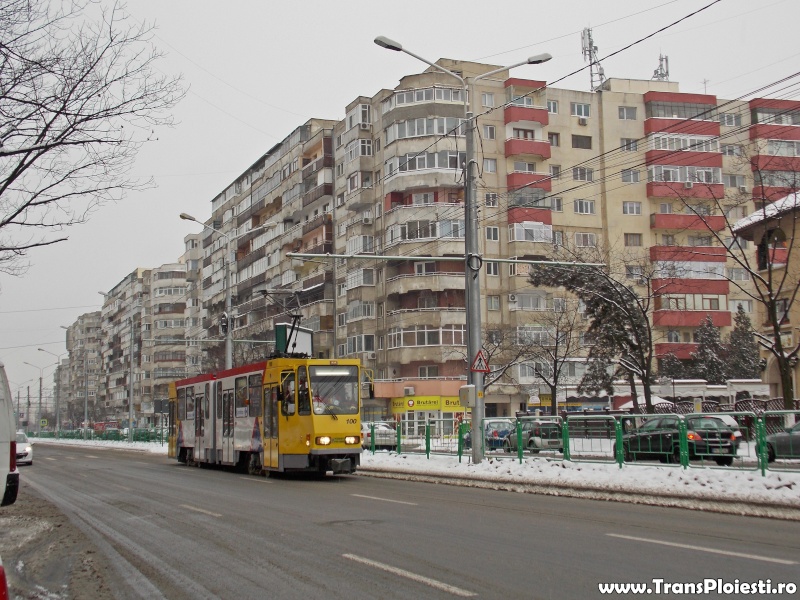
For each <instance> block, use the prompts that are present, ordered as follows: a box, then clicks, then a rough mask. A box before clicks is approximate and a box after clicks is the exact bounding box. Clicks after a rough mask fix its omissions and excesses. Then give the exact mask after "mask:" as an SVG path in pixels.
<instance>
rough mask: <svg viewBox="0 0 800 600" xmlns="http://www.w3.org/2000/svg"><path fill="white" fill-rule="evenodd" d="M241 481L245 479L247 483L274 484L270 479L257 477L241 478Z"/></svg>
mask: <svg viewBox="0 0 800 600" xmlns="http://www.w3.org/2000/svg"><path fill="white" fill-rule="evenodd" d="M239 479H244V480H245V481H255V482H256V483H274V482H272V481H270V480H269V479H266V478H264V479H257V478H256V477H239Z"/></svg>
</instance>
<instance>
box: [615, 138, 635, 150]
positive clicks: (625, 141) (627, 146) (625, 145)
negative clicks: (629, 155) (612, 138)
mask: <svg viewBox="0 0 800 600" xmlns="http://www.w3.org/2000/svg"><path fill="white" fill-rule="evenodd" d="M619 148H620V150H622V151H623V152H635V151H636V150H638V149H639V140H637V139H636V138H622V139H620V144H619Z"/></svg>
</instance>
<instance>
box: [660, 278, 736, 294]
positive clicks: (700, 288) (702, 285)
mask: <svg viewBox="0 0 800 600" xmlns="http://www.w3.org/2000/svg"><path fill="white" fill-rule="evenodd" d="M650 285H651V287H652V289H653V292H654V293H655V294H657V295H659V296H661V295H663V294H699V293H703V294H720V295H723V294H724V295H726V296H727V295H728V294H729V293H730V287H731V284H730V282H729V281H728V280H727V279H675V278H668V279H653V280H652V281H651V282H650Z"/></svg>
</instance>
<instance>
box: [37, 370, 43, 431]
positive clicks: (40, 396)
mask: <svg viewBox="0 0 800 600" xmlns="http://www.w3.org/2000/svg"><path fill="white" fill-rule="evenodd" d="M37 421H38V425H37V426H36V427H37V429H36V431H37V434H36V435H37V436H38V437H42V371H41V370H40V371H39V418H38V419H37Z"/></svg>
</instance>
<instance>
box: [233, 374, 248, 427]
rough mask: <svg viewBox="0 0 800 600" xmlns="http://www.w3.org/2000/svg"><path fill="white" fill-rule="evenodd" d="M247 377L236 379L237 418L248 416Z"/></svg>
mask: <svg viewBox="0 0 800 600" xmlns="http://www.w3.org/2000/svg"><path fill="white" fill-rule="evenodd" d="M247 401H248V399H247V377H237V378H236V418H239V417H246V416H247Z"/></svg>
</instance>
